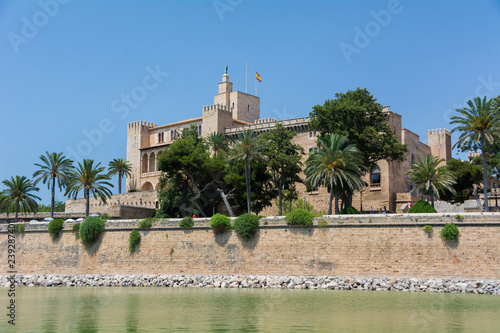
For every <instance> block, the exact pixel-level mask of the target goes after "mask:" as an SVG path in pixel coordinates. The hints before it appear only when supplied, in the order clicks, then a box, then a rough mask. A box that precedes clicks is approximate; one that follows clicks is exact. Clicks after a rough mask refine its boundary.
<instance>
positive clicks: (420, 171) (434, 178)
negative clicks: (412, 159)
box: [406, 154, 456, 207]
mask: <svg viewBox="0 0 500 333" xmlns="http://www.w3.org/2000/svg"><path fill="white" fill-rule="evenodd" d="M443 161H444V159H443V158H442V159H439V157H436V156H432V155H431V154H428V155H426V156H425V157H423V156H420V159H419V160H418V161H417V163H414V164H412V165H411V169H410V170H408V171H407V172H406V174H410V175H411V176H410V181H411V182H414V183H415V184H417V187H416V188H418V187H423V188H424V189H425V190H427V191H429V196H430V197H431V205H432V207H434V193H436V196H437V198H438V199H439V189H447V190H448V191H450V192H451V193H453V194H455V189H454V188H453V184H455V183H456V181H455V176H454V175H453V172H451V171H450V170H448V169H447V168H446V166H444V165H443V166H440V167H438V165H439V163H441V162H443Z"/></svg>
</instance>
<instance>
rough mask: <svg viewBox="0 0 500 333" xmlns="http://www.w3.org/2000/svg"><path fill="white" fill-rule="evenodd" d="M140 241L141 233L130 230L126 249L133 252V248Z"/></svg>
mask: <svg viewBox="0 0 500 333" xmlns="http://www.w3.org/2000/svg"><path fill="white" fill-rule="evenodd" d="M140 243H141V233H140V232H139V231H137V230H132V232H131V233H130V236H129V239H128V250H129V251H130V252H134V251H135V248H136V247H137V246H138V245H139V244H140Z"/></svg>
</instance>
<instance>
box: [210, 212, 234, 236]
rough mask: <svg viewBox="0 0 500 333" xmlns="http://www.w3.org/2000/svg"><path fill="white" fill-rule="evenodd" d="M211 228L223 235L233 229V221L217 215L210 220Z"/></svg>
mask: <svg viewBox="0 0 500 333" xmlns="http://www.w3.org/2000/svg"><path fill="white" fill-rule="evenodd" d="M210 228H212V229H213V231H214V232H216V233H223V232H224V231H226V230H227V229H231V220H230V219H229V217H227V216H225V215H222V214H219V213H217V214H215V215H214V216H212V218H211V219H210Z"/></svg>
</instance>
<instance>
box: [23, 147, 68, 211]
mask: <svg viewBox="0 0 500 333" xmlns="http://www.w3.org/2000/svg"><path fill="white" fill-rule="evenodd" d="M40 159H41V160H42V162H43V163H42V164H36V163H35V165H36V166H37V167H39V168H40V170H38V171H36V172H35V173H34V174H33V178H35V182H34V183H33V185H36V184H37V183H38V182H39V181H42V182H43V183H44V184H45V183H47V187H48V188H49V189H51V193H52V199H51V202H50V217H52V218H53V217H54V201H55V196H56V193H55V190H56V180H57V186H58V187H59V190H62V188H63V187H65V186H66V180H67V178H68V176H69V175H70V174H71V172H72V171H73V161H72V160H70V159H67V158H66V157H65V156H63V153H59V154H57V153H50V154H49V152H48V151H46V152H45V155H40Z"/></svg>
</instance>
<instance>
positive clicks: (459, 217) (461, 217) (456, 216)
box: [455, 214, 464, 221]
mask: <svg viewBox="0 0 500 333" xmlns="http://www.w3.org/2000/svg"><path fill="white" fill-rule="evenodd" d="M455 218H456V219H457V220H459V221H463V220H464V217H463V216H462V215H460V214H457V215H455Z"/></svg>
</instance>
